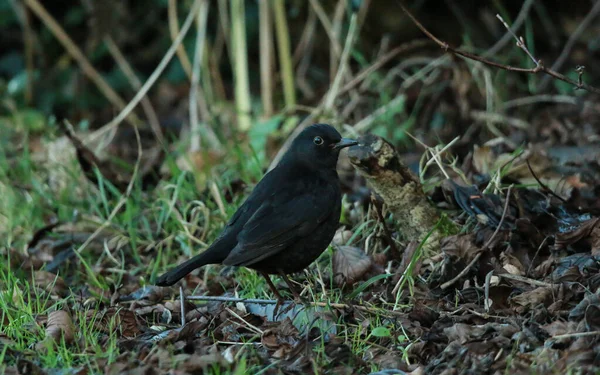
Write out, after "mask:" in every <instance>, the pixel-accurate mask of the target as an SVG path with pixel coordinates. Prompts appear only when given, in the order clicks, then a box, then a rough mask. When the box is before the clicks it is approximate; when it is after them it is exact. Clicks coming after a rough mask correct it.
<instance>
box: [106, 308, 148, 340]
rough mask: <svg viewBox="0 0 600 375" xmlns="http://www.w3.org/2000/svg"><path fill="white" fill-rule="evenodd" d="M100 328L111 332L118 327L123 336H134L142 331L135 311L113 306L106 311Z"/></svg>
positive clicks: (117, 329)
mask: <svg viewBox="0 0 600 375" xmlns="http://www.w3.org/2000/svg"><path fill="white" fill-rule="evenodd" d="M98 328H100V330H102V331H105V332H107V333H108V332H109V330H110V331H113V330H115V329H116V331H117V332H118V333H119V334H120V337H123V338H128V339H129V338H134V337H136V336H137V335H139V334H140V333H142V331H141V330H140V328H139V325H138V321H137V319H136V317H135V313H134V312H133V311H131V310H125V309H123V308H118V307H111V308H109V309H108V310H106V311H105V312H104V314H103V315H102V319H100V324H99V325H98Z"/></svg>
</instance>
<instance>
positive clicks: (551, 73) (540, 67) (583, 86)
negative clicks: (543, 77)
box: [399, 4, 600, 94]
mask: <svg viewBox="0 0 600 375" xmlns="http://www.w3.org/2000/svg"><path fill="white" fill-rule="evenodd" d="M399 5H400V8H402V11H404V13H406V15H407V16H408V18H410V19H411V21H412V22H413V23H414V24H415V25H416V26H417V27H418V28H419V29H420V30H421V31H422V32H423V33H424V34H425V35H427V36H428V37H429V38H430V39H431V40H433V41H434V42H435V43H436V44H438V45H439V46H440V47H442V49H444V51H445V52H450V53H453V54H455V55H459V56H462V57H465V58H467V59H470V60H475V61H479V62H481V63H484V64H486V65H489V66H493V67H496V68H499V69H504V70H508V71H512V72H521V73H529V74H536V73H539V72H543V73H544V74H547V75H549V76H552V77H554V78H556V79H558V80H560V81H563V82H567V83H569V84H571V85H573V86H575V87H576V88H578V89H583V90H586V91H589V92H593V93H596V94H600V89H598V88H596V87H593V86H590V85H588V84H585V83H583V82H581V83H580V82H577V81H575V80H572V79H570V78H568V77H566V76H564V75H562V74H560V73H558V72H555V71H554V70H552V69H548V68H546V67H545V66H544V65H543V64H542V61H541V60H537V59H536V58H535V57H533V55H531V53H530V52H529V50H527V47H526V46H525V43H524V41H523V40H522V38H520V39H519V38H517V43H518V46H519V48H521V49H522V50H523V51H525V52H526V53H527V54H528V55H529V57H530V58H531V59H532V60H533V61H534V62H535V64H536V67H535V68H531V69H528V68H519V67H515V66H511V65H504V64H500V63H497V62H495V61H491V60H488V59H486V58H483V57H481V56H479V55H475V54H473V53H470V52H466V51H462V50H460V49H457V48H454V47H451V46H450V45H449V44H448V43H446V42H444V41H442V40H440V39H438V38H437V37H435V36H434V35H433V34H432V33H431V32H430V31H429V30H427V29H426V28H425V26H423V25H422V24H421V23H420V22H419V21H418V20H417V19H416V18H415V16H413V14H412V13H411V12H409V11H408V9H406V8H405V7H404V6H403V5H402V4H399ZM506 26H507V25H506ZM508 30H509V32H511V33H512V30H510V27H508ZM513 34H514V33H513Z"/></svg>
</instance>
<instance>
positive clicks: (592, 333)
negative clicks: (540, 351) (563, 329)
mask: <svg viewBox="0 0 600 375" xmlns="http://www.w3.org/2000/svg"><path fill="white" fill-rule="evenodd" d="M590 336H600V331H589V332H574V333H565V334H563V335H556V336H552V337H551V339H552V340H558V339H571V338H573V339H576V338H579V337H590Z"/></svg>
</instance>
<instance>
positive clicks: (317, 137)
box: [313, 136, 323, 146]
mask: <svg viewBox="0 0 600 375" xmlns="http://www.w3.org/2000/svg"><path fill="white" fill-rule="evenodd" d="M313 142H314V143H315V144H316V145H317V146H320V145H322V144H323V138H321V137H319V136H316V137H315V138H314V139H313Z"/></svg>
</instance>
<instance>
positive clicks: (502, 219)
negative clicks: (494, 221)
mask: <svg viewBox="0 0 600 375" xmlns="http://www.w3.org/2000/svg"><path fill="white" fill-rule="evenodd" d="M512 188H513V185H510V186H509V187H508V192H507V193H506V201H505V202H504V211H502V217H501V218H500V222H499V223H498V226H497V227H496V230H495V231H494V233H493V234H492V236H491V237H490V238H489V240H487V242H486V243H485V245H483V246H482V247H481V251H480V252H478V253H477V255H475V257H474V258H473V260H472V261H471V262H470V263H469V264H468V265H467V266H466V267H465V268H464V269H463V270H462V271H461V272H460V273H459V274H458V275H457V276H456V277H454V278H453V279H452V280H449V281H447V282H445V283H443V284H442V285H441V287H440V288H442V290H444V289H447V288H448V287H449V286H451V285H453V284H454V283H456V282H457V281H458V280H460V279H461V278H462V277H463V276H465V275H466V274H467V273H469V271H470V270H471V268H472V267H473V265H475V262H477V261H478V260H479V258H481V254H483V251H484V250H485V249H487V247H488V246H490V244H491V243H492V241H493V240H494V238H495V237H496V235H497V234H498V232H499V231H500V228H501V227H502V224H503V223H504V218H506V213H507V212H508V203H509V202H510V193H511V191H512Z"/></svg>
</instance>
